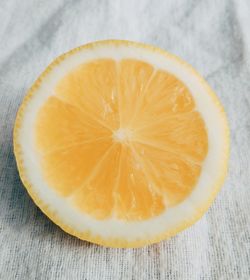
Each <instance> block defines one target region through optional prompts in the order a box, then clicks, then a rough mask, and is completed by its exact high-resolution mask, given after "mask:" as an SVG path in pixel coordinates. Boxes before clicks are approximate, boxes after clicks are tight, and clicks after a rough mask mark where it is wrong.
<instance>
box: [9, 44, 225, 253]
mask: <svg viewBox="0 0 250 280" xmlns="http://www.w3.org/2000/svg"><path fill="white" fill-rule="evenodd" d="M14 149H15V155H16V159H17V165H18V169H19V172H20V176H21V179H22V181H23V183H24V185H25V186H26V188H27V190H28V192H29V194H30V195H31V197H32V198H33V199H34V201H35V203H36V204H37V205H38V206H39V207H40V208H41V210H42V211H43V212H44V213H45V214H46V215H47V216H48V217H49V218H50V219H51V220H52V221H54V222H55V223H56V224H58V225H59V226H60V227H61V228H62V229H64V230H65V231H66V232H68V233H70V234H72V235H75V236H77V237H79V238H81V239H84V240H88V241H91V242H94V243H98V244H102V245H105V246H111V247H139V246H143V245H146V244H150V243H153V242H157V241H160V240H162V239H164V238H168V237H170V236H172V235H174V234H176V233H177V232H179V231H180V230H182V229H185V228H186V227H187V226H190V225H191V224H193V223H194V222H195V221H196V220H198V219H199V218H200V217H201V216H202V214H203V213H204V212H205V211H206V210H207V208H208V207H209V205H210V204H211V202H212V201H213V199H214V197H215V195H216V193H217V192H218V190H219V188H220V186H221V185H222V183H223V180H224V177H225V174H226V169H227V162H228V150H229V133H228V126H227V122H226V117H225V113H224V111H223V109H222V107H221V105H220V103H219V101H218V99H217V98H216V96H215V94H214V93H213V92H212V91H211V89H210V88H209V86H208V85H207V84H206V83H205V81H204V80H203V79H202V78H201V77H200V76H199V75H198V74H197V73H196V72H195V71H194V70H193V69H192V68H191V67H190V66H188V65H187V64H186V63H184V62H182V61H181V60H180V59H178V58H176V57H175V56H173V55H170V54H168V53H166V52H164V51H162V50H159V49H156V48H154V47H150V46H147V45H143V44H139V43H133V42H127V41H114V40H113V41H101V42H95V43H91V44H88V45H85V46H82V47H79V48H76V49H74V50H72V51H70V52H68V53H66V54H64V55H62V56H60V57H59V58H57V59H56V60H55V61H54V62H53V63H52V64H51V65H50V66H48V68H47V69H46V70H45V72H44V73H43V74H42V75H41V76H40V77H39V78H38V80H37V81H36V82H35V83H34V85H33V86H32V88H31V89H30V91H29V93H28V95H27V96H26V97H25V99H24V101H23V104H22V105H21V107H20V110H19V112H18V115H17V119H16V125H15V130H14Z"/></svg>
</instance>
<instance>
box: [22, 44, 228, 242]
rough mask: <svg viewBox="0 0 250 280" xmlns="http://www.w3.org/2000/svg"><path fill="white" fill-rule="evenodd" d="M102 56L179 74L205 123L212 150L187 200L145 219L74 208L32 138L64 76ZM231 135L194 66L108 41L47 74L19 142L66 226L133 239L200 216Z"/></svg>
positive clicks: (27, 166) (35, 183) (42, 194)
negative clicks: (104, 216)
mask: <svg viewBox="0 0 250 280" xmlns="http://www.w3.org/2000/svg"><path fill="white" fill-rule="evenodd" d="M97 58H113V59H115V60H117V61H119V60H121V59H122V58H135V59H139V60H143V61H146V62H148V63H150V64H152V65H153V66H154V67H155V68H156V69H162V70H165V71H167V72H170V73H172V74H174V75H175V76H176V77H177V78H179V79H180V80H181V81H183V82H184V83H185V84H186V86H187V87H188V88H189V90H190V92H191V93H192V95H193V97H194V100H195V103H196V107H197V110H198V111H199V112H200V113H201V115H202V117H203V119H204V121H205V123H206V127H207V133H208V143H209V151H208V154H207V157H206V159H205V161H204V163H203V168H202V173H201V175H200V178H199V180H198V183H197V185H196V187H195V188H194V190H193V192H192V193H191V195H190V196H188V197H187V199H186V200H184V201H183V202H182V203H180V204H178V205H177V206H174V207H172V208H168V209H166V211H165V212H164V213H162V214H161V215H159V216H157V217H155V218H152V219H149V220H146V221H138V222H124V221H119V220H116V219H115V218H111V219H109V220H103V221H100V220H94V219H93V218H92V217H91V216H88V215H85V214H84V213H82V212H81V211H78V210H77V209H76V208H74V207H72V204H71V202H70V201H69V200H68V199H67V198H66V199H65V198H63V197H60V196H58V194H57V193H56V192H55V191H54V190H53V189H51V188H50V187H49V186H48V185H47V184H46V182H45V180H44V179H43V176H42V173H41V169H40V166H39V160H38V158H37V153H36V151H35V147H34V139H33V137H34V122H35V119H36V114H37V112H38V110H39V108H40V107H41V106H42V104H44V102H46V99H47V98H48V97H49V96H51V95H53V93H54V91H53V89H54V87H55V85H56V84H57V82H58V81H59V80H60V79H61V78H62V77H64V76H65V75H66V74H67V73H68V72H69V71H70V70H72V69H74V68H75V67H76V66H78V65H79V64H81V63H84V62H87V61H91V60H92V59H97ZM226 134H227V133H226V127H225V120H224V118H222V113H221V109H220V107H219V105H218V104H217V103H216V102H215V100H214V99H213V97H212V96H211V95H210V94H209V92H208V88H207V87H206V86H204V83H202V82H201V80H200V79H199V78H198V77H197V76H195V75H194V74H193V73H192V71H190V68H189V67H187V66H186V65H185V64H182V63H180V62H179V61H177V60H176V59H174V58H173V57H171V56H168V55H166V56H165V55H163V54H161V53H158V52H153V51H151V50H149V49H146V48H142V47H138V46H132V45H125V44H124V45H115V44H113V45H112V44H110V43H109V44H107V45H104V44H100V45H98V44H97V45H96V46H95V47H94V49H91V48H90V49H83V50H79V51H78V52H76V53H74V54H72V55H69V56H68V57H66V58H65V60H63V61H61V62H60V63H59V64H58V65H56V66H55V67H54V69H53V70H52V71H50V72H49V73H48V74H47V76H45V78H44V79H43V80H42V83H41V85H40V87H39V88H38V89H37V91H36V93H35V94H33V96H32V98H31V100H30V101H29V103H28V104H27V106H26V110H25V113H24V116H23V121H22V123H21V127H20V129H19V134H18V139H17V141H18V143H19V144H20V147H21V151H22V159H23V164H24V166H23V168H24V170H25V173H26V174H25V175H26V178H27V179H28V181H29V182H30V184H31V185H32V187H33V191H34V192H35V193H36V194H37V196H38V197H39V198H40V199H41V200H42V201H43V202H44V204H46V205H47V207H48V208H49V209H50V210H51V212H54V213H56V216H58V217H59V219H60V220H61V221H62V223H63V224H65V225H68V226H69V227H70V228H72V229H74V230H76V231H78V232H85V231H90V232H91V234H93V235H99V236H102V238H104V239H105V238H124V239H127V240H128V241H133V240H136V239H150V238H152V237H154V236H155V235H160V234H161V233H163V232H166V231H168V230H171V229H174V228H178V227H179V226H180V225H181V224H183V223H185V222H186V221H188V220H190V219H192V217H194V216H197V213H198V212H200V209H202V208H203V205H204V204H207V201H208V199H209V197H210V196H211V195H212V194H213V193H214V192H215V191H216V190H215V187H216V185H215V182H216V181H218V180H219V178H220V177H221V172H222V168H223V166H224V162H223V161H224V160H225V157H226V153H227V150H226V147H225V142H226V140H225V137H226ZM115 137H116V138H117V140H118V141H119V140H121V139H122V138H123V137H127V136H126V133H125V132H124V131H118V132H116V135H115Z"/></svg>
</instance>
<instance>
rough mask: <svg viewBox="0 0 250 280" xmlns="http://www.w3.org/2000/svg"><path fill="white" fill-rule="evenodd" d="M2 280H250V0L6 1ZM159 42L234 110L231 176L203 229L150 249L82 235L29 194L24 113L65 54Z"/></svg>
mask: <svg viewBox="0 0 250 280" xmlns="http://www.w3.org/2000/svg"><path fill="white" fill-rule="evenodd" d="M0 20H1V24H0V279H3V280H8V279H42V280H43V279H52V280H53V279H73V280H74V279H86V280H89V279H90V280H95V279H104V280H108V279H139V280H144V279H150V280H152V279H157V280H158V279H160V280H163V279H184V280H186V279H187V280H189V279H194V280H196V279H197V280H198V279H206V280H207V279H250V32H249V27H250V1H249V0H234V1H233V0H220V1H217V0H200V1H198V0H186V1H184V0H168V1H149V0H137V1H133V0H123V1H121V0H115V1H112V0H110V1H108V0H107V1H105V0H103V1H101V0H100V1H97V0H92V1H91V0H89V1H79V0H78V1H67V0H64V1H61V0H54V1H50V0H45V1H38V0H36V1H32V0H26V1H17V0H10V1H7V0H2V1H1V3H0ZM108 38H116V39H128V40H135V41H141V42H145V43H149V44H153V45H156V46H159V47H161V48H163V49H166V50H168V51H170V52H172V53H174V54H177V55H178V56H180V57H181V58H183V59H184V60H186V61H187V62H189V63H190V64H191V65H193V66H194V67H195V68H196V69H197V70H198V71H199V72H200V73H201V74H202V75H203V76H204V77H205V78H206V79H207V81H208V82H209V83H210V85H211V86H212V88H213V89H214V90H215V91H216V92H217V95H218V96H219V98H220V99H221V102H222V103H223V105H224V107H225V110H226V112H227V114H228V118H229V123H230V129H231V158H230V167H229V174H228V177H227V180H226V182H225V184H224V187H223V189H222V191H221V192H220V193H219V195H218V197H217V199H216V201H215V202H214V204H213V205H212V207H211V208H210V209H209V211H208V212H207V214H206V215H205V216H204V217H203V218H202V219H201V220H200V221H199V222H198V223H196V224H195V225H194V226H192V227H191V228H189V229H187V230H185V231H184V232H182V233H180V234H178V235H177V236H175V237H173V238H171V239H170V240H167V241H163V242H161V243H159V244H155V245H151V246H148V247H144V248H141V249H110V248H103V247H100V246H97V245H93V244H90V243H87V242H84V241H80V240H78V239H76V238H74V237H71V236H69V235H68V234H66V233H64V232H63V231H62V230H60V229H59V228H58V227H57V226H56V225H54V224H53V223H52V222H51V221H50V220H49V219H48V218H47V217H45V216H44V215H43V214H42V213H41V211H40V210H39V209H38V208H37V207H36V206H35V204H34V203H33V202H32V200H31V199H30V198H29V196H28V194H27V192H26V191H25V189H24V187H23V186H22V184H21V182H20V179H19V176H18V172H17V169H16V164H15V160H14V156H13V147H12V129H13V123H14V119H15V114H16V111H17V109H18V106H19V105H20V103H21V100H22V98H23V96H24V95H25V93H26V91H27V89H28V88H29V87H30V85H31V84H32V83H33V82H34V80H35V79H36V77H37V76H38V75H39V74H40V73H41V71H42V70H43V69H44V68H45V67H46V66H47V65H48V64H49V63H50V62H51V61H52V60H53V59H54V58H55V57H56V56H58V55H59V54H61V53H63V52H66V51H67V50H69V49H71V48H73V47H75V46H78V45H82V44H85V43H87V42H89V41H94V40H100V39H108Z"/></svg>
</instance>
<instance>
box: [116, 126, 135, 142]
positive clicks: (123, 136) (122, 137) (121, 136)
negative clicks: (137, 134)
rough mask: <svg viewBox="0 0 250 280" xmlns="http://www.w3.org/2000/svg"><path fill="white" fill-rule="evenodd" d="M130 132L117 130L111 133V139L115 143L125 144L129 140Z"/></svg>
mask: <svg viewBox="0 0 250 280" xmlns="http://www.w3.org/2000/svg"><path fill="white" fill-rule="evenodd" d="M131 136H132V132H131V130H130V129H128V128H119V129H117V130H116V131H114V133H113V139H114V140H115V141H116V142H121V143H122V142H127V141H129V140H131Z"/></svg>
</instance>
